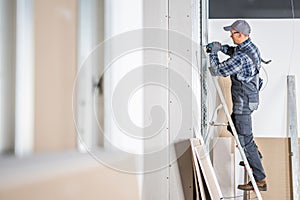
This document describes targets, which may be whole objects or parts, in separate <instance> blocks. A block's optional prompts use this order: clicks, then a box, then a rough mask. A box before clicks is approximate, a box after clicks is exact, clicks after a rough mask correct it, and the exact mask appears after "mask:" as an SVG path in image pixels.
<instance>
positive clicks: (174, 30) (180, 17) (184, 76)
mask: <svg viewBox="0 0 300 200" xmlns="http://www.w3.org/2000/svg"><path fill="white" fill-rule="evenodd" d="M192 3H193V1H191V0H190V1H179V0H170V1H169V34H168V36H169V64H168V83H169V123H170V126H169V127H170V128H169V145H170V148H171V149H170V150H171V151H170V155H169V156H170V174H171V179H170V183H171V184H170V199H176V200H177V199H178V200H179V199H183V197H185V199H192V198H193V191H192V190H191V189H190V188H189V187H191V186H192V184H193V178H192V173H193V172H192V165H191V157H190V155H189V156H188V157H187V155H188V154H185V152H186V151H187V149H188V147H189V138H191V137H193V128H192V102H193V100H195V98H194V99H193V97H194V96H193V93H192V70H193V60H192V56H193V53H192V52H193V50H195V49H196V47H195V46H196V45H195V43H194V42H193V40H192V31H193V27H192ZM196 116H197V114H196ZM185 157H186V158H185ZM182 159H187V160H189V162H186V165H182V163H180V162H179V161H180V160H182ZM174 161H175V162H174ZM173 162H174V163H173ZM179 174H180V176H179Z"/></svg>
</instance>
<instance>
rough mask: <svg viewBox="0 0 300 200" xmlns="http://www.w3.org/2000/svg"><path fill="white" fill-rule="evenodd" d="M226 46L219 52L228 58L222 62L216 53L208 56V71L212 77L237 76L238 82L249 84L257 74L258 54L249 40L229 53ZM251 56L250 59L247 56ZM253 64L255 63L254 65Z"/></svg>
mask: <svg viewBox="0 0 300 200" xmlns="http://www.w3.org/2000/svg"><path fill="white" fill-rule="evenodd" d="M229 48H230V47H229V46H228V45H223V46H222V49H221V51H222V52H223V53H225V54H227V55H229V56H230V58H228V59H227V60H225V61H224V62H220V61H219V58H218V54H217V52H213V53H211V54H210V65H211V67H210V68H209V70H210V71H211V73H212V75H214V76H224V77H225V76H229V75H235V74H236V75H237V79H238V80H240V81H245V82H249V81H250V80H251V79H252V78H253V77H254V76H255V75H256V74H257V73H258V72H259V69H260V66H261V58H260V52H259V50H258V48H257V47H256V46H255V45H254V44H253V43H252V42H251V40H250V38H249V39H247V40H246V41H244V42H243V43H242V44H240V45H238V46H237V47H235V48H234V52H231V51H229ZM246 52H247V53H246ZM249 54H251V55H252V56H251V58H250V56H249ZM254 62H255V63H254Z"/></svg>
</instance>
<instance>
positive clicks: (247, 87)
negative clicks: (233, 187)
mask: <svg viewBox="0 0 300 200" xmlns="http://www.w3.org/2000/svg"><path fill="white" fill-rule="evenodd" d="M224 30H225V31H230V33H231V38H232V40H233V42H234V44H236V45H237V46H236V47H230V46H229V45H221V44H220V43H219V42H212V43H210V44H208V45H207V52H208V53H210V55H209V56H210V64H211V66H210V67H209V70H210V72H211V74H212V75H213V76H224V77H226V76H230V79H231V82H232V85H231V95H232V101H233V112H232V115H231V118H232V120H233V123H234V126H235V128H236V131H237V133H238V138H239V141H240V143H241V146H242V147H243V149H244V152H245V155H246V157H247V160H248V162H249V165H250V167H251V168H252V170H253V176H254V179H255V181H256V184H257V186H258V189H259V190H261V191H266V190H267V183H266V175H265V172H264V169H263V166H262V163H261V160H260V155H259V152H258V150H257V146H256V144H255V141H254V140H253V133H252V119H251V114H252V112H253V111H254V110H256V109H257V108H258V104H259V89H260V87H261V79H260V78H259V70H260V67H261V57H260V52H259V50H258V48H257V47H256V46H255V45H254V44H253V43H252V41H251V39H250V37H249V34H250V31H251V29H250V26H249V24H248V23H247V22H246V21H244V20H237V21H235V22H234V23H233V24H232V25H230V26H226V27H224ZM219 51H221V52H223V53H224V54H227V55H229V56H230V58H229V59H227V60H225V61H224V62H220V61H219V58H218V52H219ZM238 189H241V190H253V189H254V188H253V186H252V184H251V182H249V183H247V184H245V185H239V186H238Z"/></svg>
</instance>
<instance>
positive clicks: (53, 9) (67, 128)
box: [34, 0, 78, 152]
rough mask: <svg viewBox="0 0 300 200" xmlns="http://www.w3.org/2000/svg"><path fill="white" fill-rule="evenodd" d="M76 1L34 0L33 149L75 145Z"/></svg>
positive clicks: (73, 146)
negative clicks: (73, 106)
mask: <svg viewBox="0 0 300 200" xmlns="http://www.w3.org/2000/svg"><path fill="white" fill-rule="evenodd" d="M77 3H78V2H77V0H64V1H61V0H53V1H48V0H39V1H34V19H35V30H34V35H35V41H34V42H35V122H34V124H35V138H34V150H35V152H44V151H59V150H65V149H73V148H75V147H76V134H75V128H74V121H73V111H72V92H73V84H74V79H75V74H76V64H77V63H76V60H77V54H76V52H77V49H76V48H77V47H76V44H77V35H76V33H77Z"/></svg>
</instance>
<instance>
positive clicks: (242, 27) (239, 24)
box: [224, 20, 251, 35]
mask: <svg viewBox="0 0 300 200" xmlns="http://www.w3.org/2000/svg"><path fill="white" fill-rule="evenodd" d="M224 30H225V31H231V30H236V31H238V32H241V33H243V34H244V35H249V34H250V32H251V28H250V26H249V24H248V23H247V22H246V21H245V20H236V21H235V22H233V24H232V25H230V26H225V27H224Z"/></svg>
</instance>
